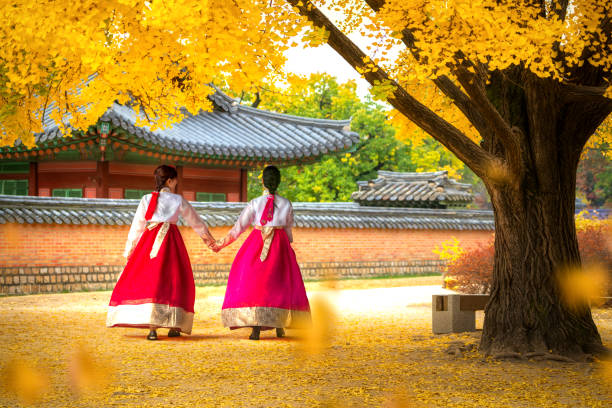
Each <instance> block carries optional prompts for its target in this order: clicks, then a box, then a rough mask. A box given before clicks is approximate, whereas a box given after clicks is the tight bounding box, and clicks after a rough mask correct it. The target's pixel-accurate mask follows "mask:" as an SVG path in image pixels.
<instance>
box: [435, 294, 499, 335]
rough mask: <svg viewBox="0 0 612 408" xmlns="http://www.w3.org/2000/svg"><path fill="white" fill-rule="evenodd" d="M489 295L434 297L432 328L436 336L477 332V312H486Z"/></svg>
mask: <svg viewBox="0 0 612 408" xmlns="http://www.w3.org/2000/svg"><path fill="white" fill-rule="evenodd" d="M488 302H489V295H462V294H458V293H457V294H447V295H432V303H431V328H432V330H433V332H434V334H443V333H461V332H467V331H475V330H476V310H484V308H485V306H486V305H487V303H488Z"/></svg>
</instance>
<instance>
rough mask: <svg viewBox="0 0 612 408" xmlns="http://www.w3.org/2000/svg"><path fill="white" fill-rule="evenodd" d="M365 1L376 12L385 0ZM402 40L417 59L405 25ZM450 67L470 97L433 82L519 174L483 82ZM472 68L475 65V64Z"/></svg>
mask: <svg viewBox="0 0 612 408" xmlns="http://www.w3.org/2000/svg"><path fill="white" fill-rule="evenodd" d="M365 2H366V3H367V4H368V5H369V6H370V7H371V8H372V10H374V11H375V12H378V11H379V10H380V9H381V8H382V7H383V6H384V4H385V0H365ZM402 41H403V42H404V44H405V45H406V46H407V47H408V49H410V50H411V51H412V53H413V55H415V58H416V59H417V60H418V59H419V58H418V49H417V48H416V47H415V45H414V44H415V40H414V35H413V34H412V32H411V31H410V30H409V29H407V28H404V29H403V30H402ZM458 57H459V58H458V59H463V60H465V57H464V56H463V55H462V54H461V53H460V54H459V55H458ZM450 68H451V69H453V71H454V72H455V74H456V76H457V79H458V80H459V82H460V83H461V86H462V87H463V89H465V90H466V91H467V92H468V95H469V97H468V96H467V95H465V93H463V92H462V91H461V89H459V88H458V87H457V86H456V85H455V84H454V83H453V81H451V80H450V79H449V78H448V77H446V76H440V77H438V78H436V79H434V80H433V82H434V84H436V86H437V87H438V88H439V89H440V90H441V91H442V92H443V93H444V94H445V95H446V96H448V97H449V98H450V99H451V100H452V101H453V102H454V103H455V105H456V106H457V107H458V108H459V110H461V112H462V113H463V114H464V115H465V116H466V118H467V119H468V120H469V121H470V122H471V123H472V125H474V127H475V128H476V130H478V132H479V133H480V134H481V136H482V137H483V138H490V137H491V136H492V134H495V135H496V136H497V137H498V138H499V140H500V142H501V143H502V145H503V146H504V148H505V149H506V155H507V159H508V161H509V162H510V163H512V164H513V167H514V168H513V170H514V172H515V173H516V174H517V175H520V174H521V173H522V171H523V169H522V165H521V160H520V148H519V144H518V140H516V135H515V133H514V132H513V131H512V130H511V127H510V125H509V124H508V123H506V121H505V120H504V119H503V118H502V116H501V115H500V114H499V112H498V111H497V109H495V107H494V106H493V104H492V103H491V101H490V100H489V98H488V97H487V94H486V91H485V89H484V86H482V82H481V81H480V80H479V78H478V76H477V75H476V74H472V73H470V72H469V71H468V70H467V69H465V67H462V66H460V65H459V66H455V67H450ZM475 68H478V67H476V66H475Z"/></svg>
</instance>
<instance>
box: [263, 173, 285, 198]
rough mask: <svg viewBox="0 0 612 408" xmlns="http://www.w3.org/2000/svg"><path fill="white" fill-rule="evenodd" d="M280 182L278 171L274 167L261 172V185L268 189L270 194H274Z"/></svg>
mask: <svg viewBox="0 0 612 408" xmlns="http://www.w3.org/2000/svg"><path fill="white" fill-rule="evenodd" d="M280 181H281V174H280V171H279V170H278V169H277V168H276V166H267V167H266V168H265V169H264V170H263V184H264V187H265V188H267V189H268V191H269V192H270V194H275V193H276V189H277V188H278V185H279V184H280Z"/></svg>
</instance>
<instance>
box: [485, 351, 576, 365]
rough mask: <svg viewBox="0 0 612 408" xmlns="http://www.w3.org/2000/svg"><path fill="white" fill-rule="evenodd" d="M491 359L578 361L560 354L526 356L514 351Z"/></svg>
mask: <svg viewBox="0 0 612 408" xmlns="http://www.w3.org/2000/svg"><path fill="white" fill-rule="evenodd" d="M491 357H493V358H494V359H496V360H508V359H517V360H535V361H559V362H562V363H577V361H576V360H573V359H571V358H569V357H565V356H562V355H560V354H552V353H544V352H541V351H534V352H531V353H525V354H521V353H516V352H514V351H505V352H502V353H497V354H493V355H492V356H491Z"/></svg>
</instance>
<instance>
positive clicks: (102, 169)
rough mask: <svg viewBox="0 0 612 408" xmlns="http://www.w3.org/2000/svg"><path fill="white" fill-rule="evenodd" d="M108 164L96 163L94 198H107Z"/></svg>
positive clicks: (104, 162)
mask: <svg viewBox="0 0 612 408" xmlns="http://www.w3.org/2000/svg"><path fill="white" fill-rule="evenodd" d="M108 179H109V175H108V162H107V161H99V162H97V163H96V198H108V181H109V180H108Z"/></svg>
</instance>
